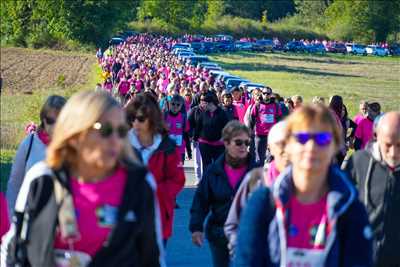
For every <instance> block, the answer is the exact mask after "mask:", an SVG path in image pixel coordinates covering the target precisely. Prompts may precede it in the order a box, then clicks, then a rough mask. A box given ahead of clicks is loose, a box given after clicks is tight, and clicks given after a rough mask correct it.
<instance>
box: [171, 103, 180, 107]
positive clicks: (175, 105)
mask: <svg viewBox="0 0 400 267" xmlns="http://www.w3.org/2000/svg"><path fill="white" fill-rule="evenodd" d="M171 106H173V107H180V106H181V104H180V103H171Z"/></svg>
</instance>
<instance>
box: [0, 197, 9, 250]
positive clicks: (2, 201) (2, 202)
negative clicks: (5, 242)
mask: <svg viewBox="0 0 400 267" xmlns="http://www.w3.org/2000/svg"><path fill="white" fill-rule="evenodd" d="M9 228H10V221H9V219H8V207H7V200H6V198H5V197H4V195H3V193H2V192H0V244H1V238H2V237H3V235H4V234H5V233H7V231H8V229H9Z"/></svg>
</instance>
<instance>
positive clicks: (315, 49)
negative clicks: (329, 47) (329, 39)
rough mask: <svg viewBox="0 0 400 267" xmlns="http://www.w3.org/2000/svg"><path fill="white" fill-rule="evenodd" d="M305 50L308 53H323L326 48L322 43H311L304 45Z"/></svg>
mask: <svg viewBox="0 0 400 267" xmlns="http://www.w3.org/2000/svg"><path fill="white" fill-rule="evenodd" d="M306 50H307V52H308V53H313V54H318V53H319V54H325V53H326V48H325V46H324V45H323V44H311V45H307V46H306Z"/></svg>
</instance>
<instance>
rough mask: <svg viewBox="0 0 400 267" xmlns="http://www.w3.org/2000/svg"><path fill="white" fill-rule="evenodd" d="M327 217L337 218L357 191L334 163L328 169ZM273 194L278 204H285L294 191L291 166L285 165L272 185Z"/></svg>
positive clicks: (352, 200)
mask: <svg viewBox="0 0 400 267" xmlns="http://www.w3.org/2000/svg"><path fill="white" fill-rule="evenodd" d="M328 186H329V189H328V198H327V205H328V217H329V218H330V219H334V218H337V217H338V216H340V215H341V214H343V213H344V212H345V211H346V210H347V209H348V208H349V206H350V205H351V204H352V203H353V202H354V201H355V200H356V199H357V192H356V189H355V188H354V186H353V185H352V184H351V182H350V180H349V179H348V178H347V177H346V174H345V173H344V172H343V171H341V170H340V169H339V167H338V166H336V165H331V166H330V167H329V170H328ZM272 190H273V196H274V198H275V200H276V201H277V202H278V204H280V205H282V206H285V205H286V204H287V203H288V201H289V199H290V197H291V196H292V194H293V191H294V184H293V176H292V166H289V167H287V168H286V169H285V170H284V171H283V172H282V173H281V174H280V175H279V176H278V178H277V180H276V182H275V183H274V185H273V189H272Z"/></svg>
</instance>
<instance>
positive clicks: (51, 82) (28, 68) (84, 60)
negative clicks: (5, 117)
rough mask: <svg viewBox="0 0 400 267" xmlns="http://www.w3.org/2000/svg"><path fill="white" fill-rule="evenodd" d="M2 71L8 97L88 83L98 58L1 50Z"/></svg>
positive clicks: (50, 52)
mask: <svg viewBox="0 0 400 267" xmlns="http://www.w3.org/2000/svg"><path fill="white" fill-rule="evenodd" d="M0 56H1V64H0V66H1V72H2V77H3V89H2V91H3V92H4V93H6V94H15V93H17V92H23V93H31V92H32V91H34V90H35V89H47V88H53V87H69V86H72V85H76V84H82V83H84V82H86V79H87V74H88V72H89V71H90V68H91V66H92V65H93V63H94V62H95V60H96V59H95V55H94V54H93V55H90V54H80V55H77V54H72V53H66V52H53V51H41V50H36V51H35V50H30V49H21V48H1V53H0Z"/></svg>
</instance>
